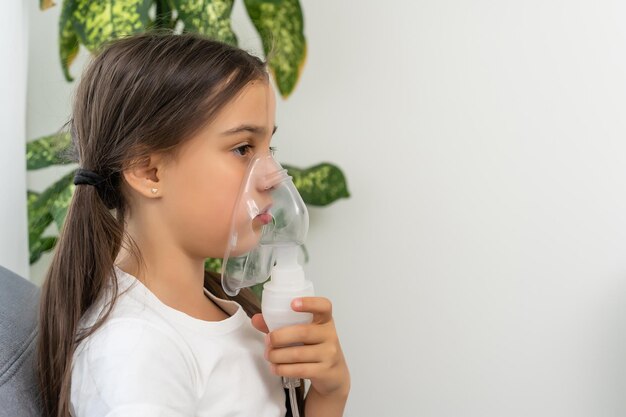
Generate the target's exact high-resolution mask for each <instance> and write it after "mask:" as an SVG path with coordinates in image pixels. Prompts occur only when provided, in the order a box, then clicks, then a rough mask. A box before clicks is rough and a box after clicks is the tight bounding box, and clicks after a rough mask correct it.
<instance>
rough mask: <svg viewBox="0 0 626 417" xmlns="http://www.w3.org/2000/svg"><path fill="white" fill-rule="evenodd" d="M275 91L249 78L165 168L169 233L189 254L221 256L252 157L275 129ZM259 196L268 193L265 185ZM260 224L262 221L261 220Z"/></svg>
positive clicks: (163, 180) (165, 215)
mask: <svg viewBox="0 0 626 417" xmlns="http://www.w3.org/2000/svg"><path fill="white" fill-rule="evenodd" d="M275 108H276V102H275V92H274V89H273V87H272V85H271V84H270V83H268V82H266V81H261V80H259V81H255V82H253V83H251V84H249V85H248V86H247V87H245V88H244V90H243V91H242V92H241V94H240V95H239V96H237V97H236V98H235V99H233V101H231V102H230V103H229V104H227V105H226V106H225V107H224V108H223V109H222V110H221V112H219V113H218V115H217V117H216V119H215V120H214V121H213V122H212V123H210V125H209V126H207V127H205V128H204V129H203V130H202V131H200V132H199V133H198V134H197V135H196V136H194V137H193V138H192V139H190V140H188V141H186V142H185V143H184V144H183V145H182V146H181V148H180V150H179V152H178V154H177V156H176V157H175V158H173V159H172V160H171V161H170V162H167V163H166V164H165V165H164V166H163V167H162V169H161V171H162V172H161V176H160V178H159V182H160V187H161V188H162V190H163V193H162V198H160V199H159V200H160V204H161V205H162V207H161V211H162V216H163V221H164V222H167V224H164V226H165V227H167V228H169V229H170V230H169V231H168V232H169V233H167V234H168V235H170V236H172V237H173V238H174V239H175V240H177V242H176V243H177V244H178V245H179V246H180V247H181V248H182V249H183V250H184V251H185V252H186V253H188V254H189V255H191V256H194V257H198V258H206V257H214V258H221V257H222V256H223V255H224V250H225V248H226V243H227V241H228V238H229V231H230V224H231V216H232V213H233V208H234V205H235V203H236V200H237V198H238V195H239V189H240V186H241V183H242V180H243V178H244V175H245V173H246V169H247V167H248V164H249V162H250V160H251V158H252V157H253V156H254V154H256V153H262V154H266V153H268V152H269V145H270V141H271V138H272V135H273V133H274V130H275V125H274V123H275ZM259 193H260V195H259V200H260V201H263V200H264V199H265V198H267V204H269V203H271V200H270V199H269V195H267V196H264V195H263V192H262V191H259ZM253 225H254V227H255V228H260V227H262V223H260V222H257V221H255V222H254V223H253Z"/></svg>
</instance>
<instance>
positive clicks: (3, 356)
mask: <svg viewBox="0 0 626 417" xmlns="http://www.w3.org/2000/svg"><path fill="white" fill-rule="evenodd" d="M38 305H39V289H38V288H37V286H35V285H34V284H32V283H31V282H29V281H27V280H25V279H24V278H22V277H20V276H18V275H16V274H14V273H13V272H11V271H9V270H7V269H5V268H3V267H0V417H22V416H23V417H31V416H32V417H41V415H42V412H41V408H40V405H39V401H38V399H39V395H38V389H37V383H36V379H35V368H34V362H35V347H36V346H35V343H36V341H35V338H36V335H37V309H38Z"/></svg>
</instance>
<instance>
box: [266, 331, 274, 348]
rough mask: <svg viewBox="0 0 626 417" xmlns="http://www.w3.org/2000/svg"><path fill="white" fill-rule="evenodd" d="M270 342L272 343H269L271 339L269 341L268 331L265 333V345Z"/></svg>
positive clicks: (268, 344) (269, 344)
mask: <svg viewBox="0 0 626 417" xmlns="http://www.w3.org/2000/svg"><path fill="white" fill-rule="evenodd" d="M271 344H272V343H271V341H270V334H269V333H266V334H265V345H266V346H271Z"/></svg>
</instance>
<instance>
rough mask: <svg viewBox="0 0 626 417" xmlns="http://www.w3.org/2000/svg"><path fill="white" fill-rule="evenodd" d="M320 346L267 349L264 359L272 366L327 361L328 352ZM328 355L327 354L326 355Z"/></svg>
mask: <svg viewBox="0 0 626 417" xmlns="http://www.w3.org/2000/svg"><path fill="white" fill-rule="evenodd" d="M326 350H329V349H325V348H323V347H321V345H309V346H291V347H284V348H279V349H272V348H267V349H266V350H265V359H266V360H268V361H269V362H271V363H274V364H283V363H317V362H322V361H324V360H326V359H327V357H328V356H329V354H330V352H326ZM327 353H328V354H327Z"/></svg>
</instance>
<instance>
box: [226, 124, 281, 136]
mask: <svg viewBox="0 0 626 417" xmlns="http://www.w3.org/2000/svg"><path fill="white" fill-rule="evenodd" d="M276 129H278V126H274V130H272V135H274V133H276ZM266 131H267V129H265V127H262V126H257V125H249V124H243V125H240V126H237V127H234V128H232V129H228V130H227V131H225V132H222V136H230V135H236V134H237V133H241V132H250V133H252V134H255V135H263V134H265V132H266Z"/></svg>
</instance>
